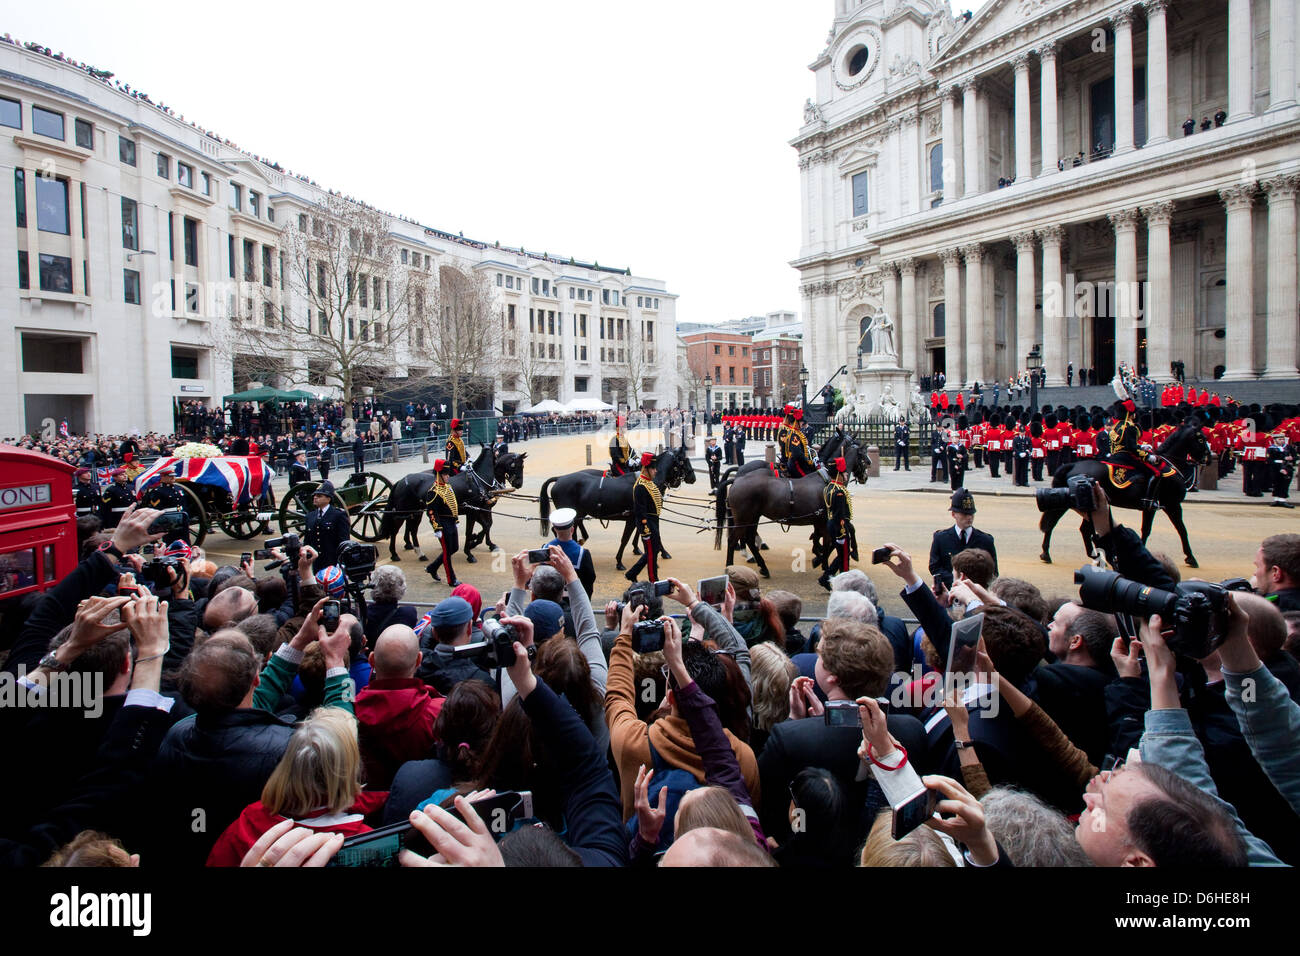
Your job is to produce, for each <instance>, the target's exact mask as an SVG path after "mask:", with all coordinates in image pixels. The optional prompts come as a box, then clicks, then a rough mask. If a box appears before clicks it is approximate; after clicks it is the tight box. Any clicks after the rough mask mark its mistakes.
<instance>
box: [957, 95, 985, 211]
mask: <svg viewBox="0 0 1300 956" xmlns="http://www.w3.org/2000/svg"><path fill="white" fill-rule="evenodd" d="M961 92H962V101H961V122H962V160H963V162H962V167H963V170H964V184H965V189H964V190H963V191H962V195H963V196H974V195H975V194H976V193H980V192H983V191H984V173H983V165H984V163H983V157H982V156H981V155H980V148H979V143H980V131H979V81H978V80H967V81H966V82H965V83H963V84H962V85H961Z"/></svg>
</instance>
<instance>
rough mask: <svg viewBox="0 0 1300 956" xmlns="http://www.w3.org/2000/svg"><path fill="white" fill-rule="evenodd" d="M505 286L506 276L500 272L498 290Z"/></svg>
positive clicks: (498, 274)
mask: <svg viewBox="0 0 1300 956" xmlns="http://www.w3.org/2000/svg"><path fill="white" fill-rule="evenodd" d="M503 285H505V276H503V275H502V274H501V273H499V272H498V273H497V288H498V289H499V288H501V287H502V286H503Z"/></svg>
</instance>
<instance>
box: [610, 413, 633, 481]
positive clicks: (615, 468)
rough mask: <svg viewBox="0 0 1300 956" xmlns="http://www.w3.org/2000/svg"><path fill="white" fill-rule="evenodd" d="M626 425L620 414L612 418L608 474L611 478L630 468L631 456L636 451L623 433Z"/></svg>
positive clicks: (623, 473)
mask: <svg viewBox="0 0 1300 956" xmlns="http://www.w3.org/2000/svg"><path fill="white" fill-rule="evenodd" d="M626 426H627V419H626V418H624V417H623V416H622V415H619V416H618V417H617V418H616V419H614V437H613V438H611V439H610V440H609V474H610V477H612V478H617V477H619V476H620V475H626V474H627V473H628V472H629V471H631V470H632V456H633V455H634V454H636V452H635V451H633V450H632V446H631V445H630V444H629V443H628V440H627V436H626V435H624V434H623V429H624V428H625V427H626Z"/></svg>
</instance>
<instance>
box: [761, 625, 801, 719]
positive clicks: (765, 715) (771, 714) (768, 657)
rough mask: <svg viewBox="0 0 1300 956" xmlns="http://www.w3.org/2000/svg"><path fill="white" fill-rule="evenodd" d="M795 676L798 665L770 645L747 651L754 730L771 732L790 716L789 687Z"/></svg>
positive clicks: (764, 642) (763, 643) (797, 674)
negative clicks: (752, 694) (752, 692)
mask: <svg viewBox="0 0 1300 956" xmlns="http://www.w3.org/2000/svg"><path fill="white" fill-rule="evenodd" d="M798 676H799V667H798V665H796V664H795V662H794V661H792V660H790V656H789V655H788V654H786V652H785V651H783V650H781V648H779V647H777V646H776V645H775V644H773V643H772V642H771V641H761V642H759V643H758V644H755V645H754V646H753V647H751V648H750V649H749V678H750V683H751V684H752V685H753V689H754V697H753V707H754V729H755V730H771V729H772V728H773V727H775V726H776V725H777V724H779V723H781V721H783V720H785V719H786V718H787V717H789V716H790V684H791V682H792V681H793V680H794V679H795V678H796V677H798Z"/></svg>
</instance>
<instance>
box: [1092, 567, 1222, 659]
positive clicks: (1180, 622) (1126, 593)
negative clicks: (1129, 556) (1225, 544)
mask: <svg viewBox="0 0 1300 956" xmlns="http://www.w3.org/2000/svg"><path fill="white" fill-rule="evenodd" d="M1074 583H1075V584H1077V585H1079V603H1080V604H1082V605H1083V606H1084V607H1086V608H1088V609H1090V610H1093V611H1104V612H1106V613H1108V614H1128V615H1130V616H1131V617H1133V618H1141V619H1143V620H1145V619H1146V618H1149V617H1150V616H1151V615H1153V614H1159V615H1160V618H1161V620H1162V621H1164V623H1165V625H1166V626H1167V627H1173V629H1174V632H1173V636H1172V637H1170V638H1168V643H1169V647H1170V648H1171V649H1172V650H1173V651H1174V653H1176V654H1183V655H1185V656H1187V657H1191V658H1194V659H1196V660H1200V659H1201V658H1203V657H1207V656H1209V654H1210V652H1211V651H1213V650H1214V649H1215V648H1217V647H1218V646H1219V645H1220V644H1222V643H1223V642H1224V640H1225V639H1226V638H1227V636H1228V610H1227V599H1228V589H1227V588H1225V587H1224V586H1223V585H1221V584H1210V583H1209V582H1207V581H1183V582H1181V583H1180V584H1179V585H1178V586H1177V587H1176V588H1175V589H1174V590H1173V591H1162V590H1160V589H1159V588H1153V587H1148V586H1147V585H1145V584H1139V583H1138V582H1137V581H1131V580H1129V579H1128V578H1126V577H1124V576H1122V575H1121V574H1119V573H1117V572H1115V571H1098V570H1095V569H1092V568H1080V569H1079V570H1078V571H1075V572H1074Z"/></svg>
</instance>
